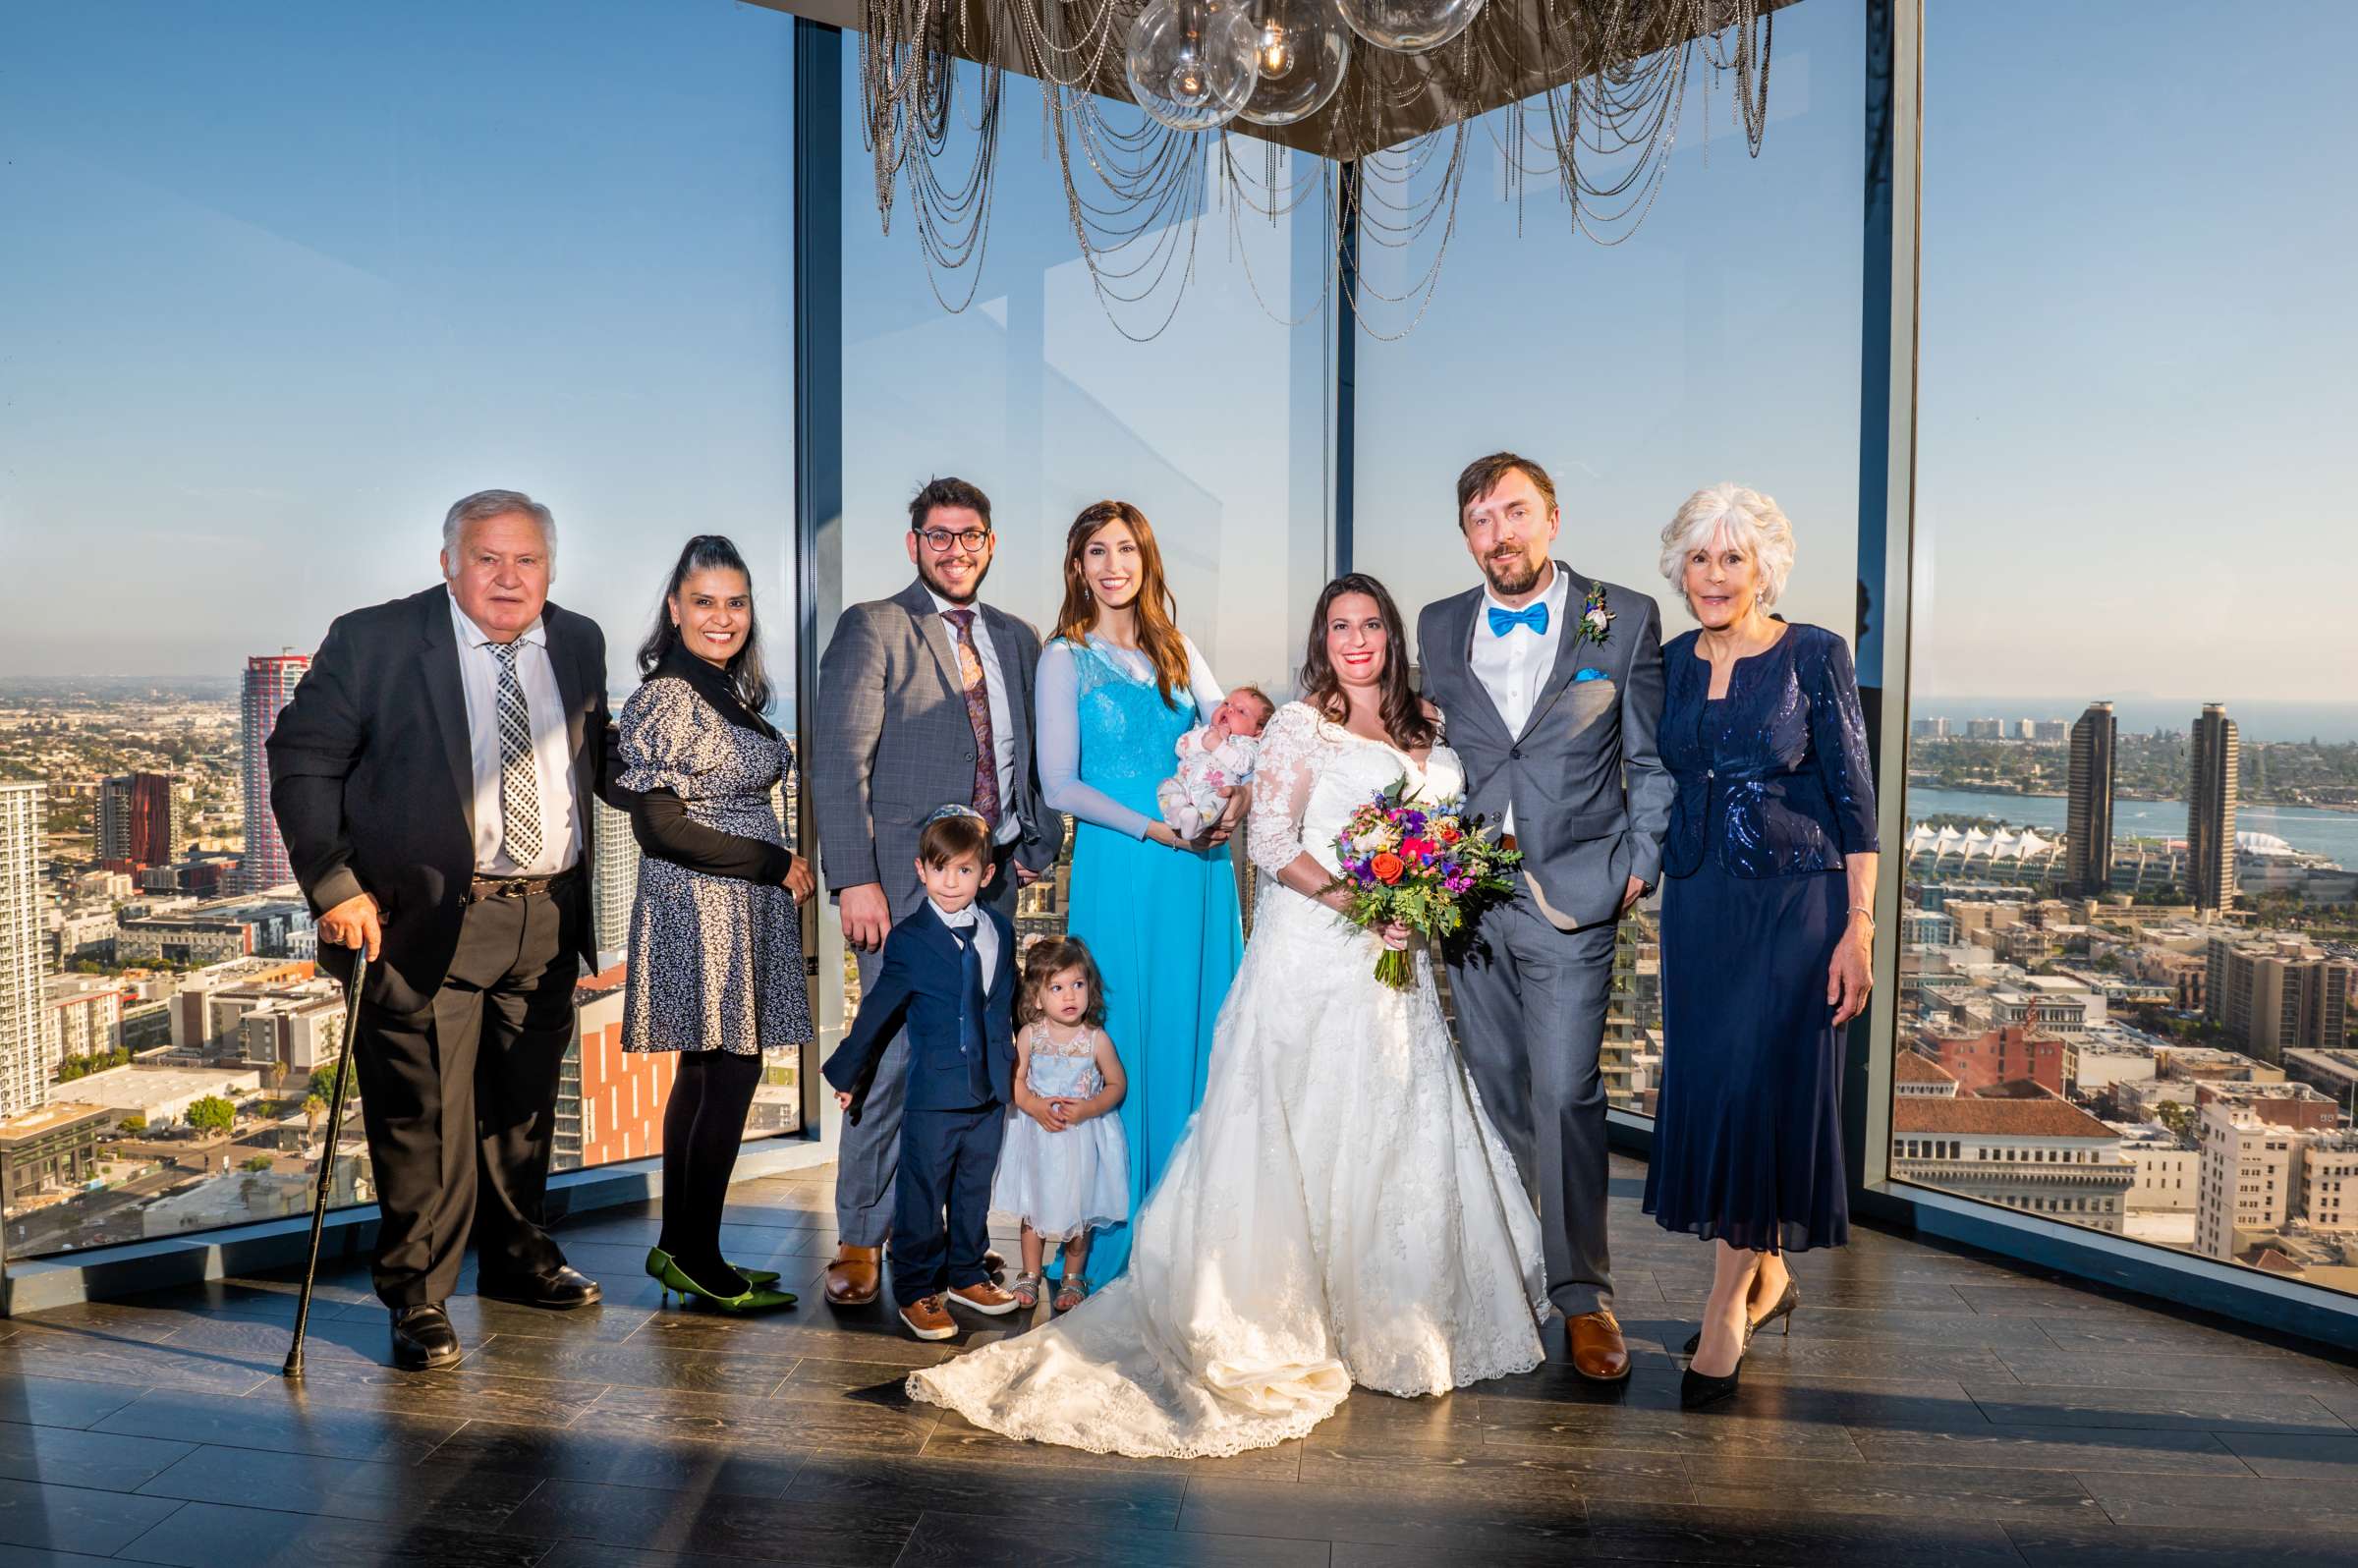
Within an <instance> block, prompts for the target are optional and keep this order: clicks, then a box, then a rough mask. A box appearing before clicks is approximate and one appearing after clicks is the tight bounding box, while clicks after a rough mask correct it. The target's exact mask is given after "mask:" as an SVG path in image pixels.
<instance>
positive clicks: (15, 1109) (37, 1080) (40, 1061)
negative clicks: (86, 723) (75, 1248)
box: [0, 784, 49, 1121]
mask: <svg viewBox="0 0 2358 1568" xmlns="http://www.w3.org/2000/svg"><path fill="white" fill-rule="evenodd" d="M44 804H45V801H44V792H43V791H42V788H41V786H40V785H38V784H0V1121H6V1120H7V1119H8V1118H9V1117H12V1116H17V1115H21V1114H23V1113H24V1112H26V1111H29V1110H37V1109H39V1108H40V1107H41V1106H42V1105H44V1104H46V1103H47V1102H48V1097H49V1091H48V1079H49V1073H48V1062H47V1059H46V1057H45V1054H44V1050H43V1046H44V1044H45V1040H44V1036H46V1035H47V1033H48V1031H47V1027H46V1025H47V1009H46V1007H45V1006H44V1005H43V1003H44V1002H45V1001H46V996H45V993H44V987H43V986H42V984H41V981H42V980H43V978H44V976H45V972H46V971H47V969H48V967H49V966H48V941H47V935H48V933H47V930H46V928H45V924H44V922H43V921H42V919H41V812H42V808H43V806H44Z"/></svg>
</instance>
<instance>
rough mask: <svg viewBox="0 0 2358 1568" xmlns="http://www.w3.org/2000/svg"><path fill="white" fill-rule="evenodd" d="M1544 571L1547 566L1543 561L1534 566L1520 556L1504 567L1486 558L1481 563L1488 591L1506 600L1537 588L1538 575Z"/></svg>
mask: <svg viewBox="0 0 2358 1568" xmlns="http://www.w3.org/2000/svg"><path fill="white" fill-rule="evenodd" d="M1546 570H1547V565H1546V563H1545V562H1544V561H1543V562H1541V563H1540V564H1539V565H1537V566H1534V565H1532V563H1531V562H1530V561H1529V560H1527V559H1525V558H1524V557H1522V556H1517V557H1516V558H1515V559H1514V560H1512V561H1510V562H1507V563H1506V564H1504V565H1500V564H1499V563H1498V562H1496V561H1493V560H1489V559H1488V558H1486V559H1485V560H1484V561H1483V563H1482V575H1483V576H1484V577H1486V578H1488V579H1489V583H1490V591H1491V592H1493V593H1495V594H1497V595H1498V596H1499V597H1500V598H1508V599H1511V598H1513V597H1515V595H1517V594H1519V593H1529V592H1530V591H1531V590H1532V589H1533V588H1538V587H1539V586H1540V574H1541V573H1542V572H1544V571H1546Z"/></svg>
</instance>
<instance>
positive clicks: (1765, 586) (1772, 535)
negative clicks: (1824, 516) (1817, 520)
mask: <svg viewBox="0 0 2358 1568" xmlns="http://www.w3.org/2000/svg"><path fill="white" fill-rule="evenodd" d="M1723 541H1724V542H1728V543H1732V544H1734V545H1735V546H1736V548H1737V549H1739V550H1742V551H1743V552H1744V553H1745V554H1747V555H1749V556H1751V557H1752V564H1753V566H1754V568H1755V570H1757V571H1758V572H1759V574H1760V580H1761V581H1760V589H1759V593H1758V597H1759V599H1760V604H1761V608H1762V609H1767V608H1768V607H1769V606H1770V605H1772V604H1774V603H1775V602H1776V600H1777V596H1778V595H1779V594H1781V593H1783V592H1784V591H1785V579H1786V578H1787V577H1789V576H1791V575H1792V571H1793V525H1792V524H1790V523H1788V522H1786V521H1785V514H1784V513H1783V512H1782V511H1780V510H1779V509H1778V507H1777V504H1776V503H1775V502H1774V501H1772V500H1770V499H1769V498H1768V496H1766V495H1763V494H1762V493H1761V492H1760V491H1758V490H1748V489H1746V488H1745V487H1744V486H1743V485H1741V484H1714V485H1712V486H1711V487H1710V488H1709V489H1703V490H1697V491H1696V492H1695V493H1694V494H1693V495H1690V496H1688V497H1687V498H1686V500H1685V501H1684V502H1683V503H1681V505H1680V506H1679V509H1678V512H1677V515H1675V516H1674V517H1672V518H1671V519H1670V523H1669V526H1668V527H1666V528H1664V529H1663V530H1662V576H1663V577H1664V578H1665V579H1667V580H1668V582H1669V584H1670V587H1671V588H1674V589H1676V590H1677V592H1678V596H1679V599H1680V601H1681V602H1682V603H1683V602H1686V600H1687V557H1688V556H1690V555H1693V554H1694V553H1695V552H1696V550H1698V549H1700V548H1703V547H1704V546H1707V545H1712V544H1718V543H1721V542H1723ZM1694 608H1695V607H1694V605H1693V604H1692V603H1688V604H1687V609H1688V612H1689V613H1690V614H1691V613H1693V611H1694Z"/></svg>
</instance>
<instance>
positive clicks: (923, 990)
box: [825, 806, 1016, 1339]
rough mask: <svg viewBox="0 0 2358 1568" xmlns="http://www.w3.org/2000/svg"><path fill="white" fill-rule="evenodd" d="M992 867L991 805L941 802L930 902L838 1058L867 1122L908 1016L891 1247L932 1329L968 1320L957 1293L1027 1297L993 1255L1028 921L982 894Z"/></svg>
mask: <svg viewBox="0 0 2358 1568" xmlns="http://www.w3.org/2000/svg"><path fill="white" fill-rule="evenodd" d="M992 870H993V867H992V866H991V860H990V830H989V828H988V826H987V824H985V823H984V821H983V818H982V816H981V815H979V814H978V813H976V812H973V811H971V810H969V809H968V808H966V807H963V806H945V807H943V808H942V809H941V810H940V811H938V812H934V813H933V815H932V817H931V819H929V820H928V821H927V822H926V827H925V831H924V832H923V833H921V834H920V835H919V837H918V841H917V875H918V880H920V881H921V882H923V883H924V884H925V888H926V902H925V903H924V904H922V905H920V906H918V909H917V912H916V913H915V914H913V915H911V916H910V917H909V918H908V919H907V920H905V921H903V922H901V923H900V924H898V925H895V926H894V927H893V928H892V932H891V934H890V935H888V936H887V937H886V938H885V939H884V961H883V965H882V967H881V968H880V969H879V970H878V972H877V974H876V982H875V984H874V985H873V986H872V987H871V988H870V990H869V992H868V994H867V995H865V996H863V997H862V998H861V999H860V1016H859V1018H858V1019H856V1020H855V1021H854V1022H853V1024H852V1030H851V1033H850V1034H848V1035H846V1036H844V1039H843V1043H842V1044H841V1045H839V1046H837V1047H836V1049H835V1051H834V1053H833V1054H832V1055H830V1056H829V1057H828V1058H827V1064H826V1068H825V1073H826V1079H827V1082H828V1083H829V1084H831V1085H833V1086H834V1088H835V1102H836V1103H837V1104H839V1105H841V1106H842V1107H843V1108H844V1109H845V1110H846V1111H847V1112H849V1113H850V1115H851V1119H852V1121H853V1122H854V1123H857V1122H858V1121H859V1120H860V1107H861V1105H862V1104H863V1103H864V1102H865V1101H866V1100H867V1098H868V1091H869V1086H870V1084H872V1083H874V1082H875V1077H876V1068H877V1064H878V1063H880V1062H881V1061H882V1060H883V1057H884V1047H885V1046H886V1045H887V1044H889V1043H890V1042H891V1040H892V1037H893V1036H894V1035H895V1034H897V1033H899V1031H900V1029H901V1027H902V1026H903V1025H904V1024H906V1025H907V1026H908V1030H909V1055H908V1069H907V1070H908V1075H909V1078H908V1100H907V1109H906V1113H905V1115H904V1116H903V1119H902V1121H901V1155H900V1167H899V1170H898V1171H897V1173H896V1174H895V1176H894V1179H893V1193H892V1204H893V1208H892V1243H891V1249H890V1254H889V1256H890V1258H891V1261H892V1296H893V1301H894V1303H895V1305H897V1306H898V1307H899V1308H900V1313H901V1321H902V1322H904V1323H907V1324H908V1325H909V1331H910V1332H911V1333H913V1334H915V1335H916V1336H917V1337H918V1338H920V1339H948V1338H950V1337H951V1336H952V1335H954V1334H956V1333H957V1332H958V1324H957V1322H956V1321H955V1320H954V1319H953V1318H952V1317H951V1316H950V1314H949V1310H948V1303H950V1302H956V1303H957V1304H958V1305H959V1306H961V1307H965V1308H968V1309H970V1310H971V1311H974V1312H978V1313H983V1314H986V1315H987V1316H992V1317H996V1316H1000V1315H1001V1314H1004V1313H1010V1312H1013V1311H1014V1310H1015V1298H1014V1297H1013V1296H1010V1295H1008V1294H1007V1293H1006V1292H1005V1291H1003V1290H1001V1289H1000V1288H999V1287H998V1286H997V1285H995V1284H993V1283H991V1279H990V1275H989V1273H988V1272H987V1271H986V1270H985V1268H984V1266H983V1252H984V1250H985V1249H986V1247H987V1246H988V1243H989V1225H988V1220H989V1212H990V1184H991V1178H992V1177H993V1176H994V1175H996V1174H997V1171H998V1168H999V1144H1000V1140H1001V1139H1002V1138H1003V1137H1004V1136H1005V1132H1006V1126H1007V1122H1006V1114H1007V1105H1008V1102H1009V1100H1010V1099H1011V1098H1012V1097H1013V1088H1014V1080H1015V989H1016V980H1015V927H1014V926H1012V925H1010V924H1008V922H1007V918H1006V917H1005V916H1003V915H1001V914H1000V913H999V912H998V911H996V910H994V909H990V908H987V907H986V906H983V905H980V904H977V903H976V902H975V899H976V897H977V896H978V895H979V894H980V893H981V892H982V891H983V888H985V887H987V886H989V885H990V878H991V872H992ZM945 1210H946V1218H945Z"/></svg>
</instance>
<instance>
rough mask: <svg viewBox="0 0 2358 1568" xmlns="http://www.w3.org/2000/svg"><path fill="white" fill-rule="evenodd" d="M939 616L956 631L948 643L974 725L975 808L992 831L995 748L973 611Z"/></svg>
mask: <svg viewBox="0 0 2358 1568" xmlns="http://www.w3.org/2000/svg"><path fill="white" fill-rule="evenodd" d="M941 618H942V619H943V620H945V621H947V622H949V623H950V625H951V626H952V627H953V628H955V629H956V632H957V635H956V636H955V637H953V638H951V639H950V644H951V645H952V646H953V647H955V648H957V650H958V678H959V680H960V681H961V682H963V683H964V685H965V687H966V721H967V722H968V723H969V724H972V725H973V726H974V727H975V810H976V811H978V812H982V813H983V821H984V822H985V823H986V824H988V826H989V828H990V830H991V831H992V832H994V833H995V832H997V831H998V830H999V751H998V744H997V742H996V741H995V740H994V739H993V737H992V735H991V729H990V682H989V681H988V680H987V679H985V678H984V676H983V655H982V654H981V653H979V652H977V651H976V650H975V612H974V611H972V610H944V611H942V612H941Z"/></svg>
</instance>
